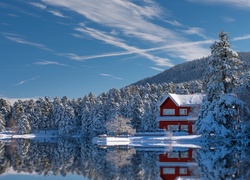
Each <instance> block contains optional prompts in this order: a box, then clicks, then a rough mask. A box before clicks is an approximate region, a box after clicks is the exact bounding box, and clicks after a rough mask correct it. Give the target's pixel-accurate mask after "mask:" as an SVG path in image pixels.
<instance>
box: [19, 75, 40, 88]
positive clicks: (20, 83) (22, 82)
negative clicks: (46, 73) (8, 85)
mask: <svg viewBox="0 0 250 180" xmlns="http://www.w3.org/2000/svg"><path fill="white" fill-rule="evenodd" d="M39 77H40V76H35V77H33V78H31V79H26V80H22V81H20V82H18V83H16V84H14V86H20V85H23V84H26V83H28V82H30V81H34V80H36V79H38V78H39Z"/></svg>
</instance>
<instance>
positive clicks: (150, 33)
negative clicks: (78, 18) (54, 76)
mask: <svg viewBox="0 0 250 180" xmlns="http://www.w3.org/2000/svg"><path fill="white" fill-rule="evenodd" d="M42 2H43V3H46V4H47V5H50V6H54V7H57V8H58V9H59V7H63V8H66V9H69V10H71V11H73V12H75V13H78V14H80V15H82V16H84V17H85V18H87V19H88V20H89V21H92V22H94V23H97V24H99V25H101V26H103V27H105V30H106V31H104V30H102V31H101V30H97V29H94V28H91V27H87V26H86V25H80V24H79V26H78V27H76V28H75V31H77V32H78V33H74V34H73V36H74V37H77V38H80V37H81V33H82V34H83V35H85V37H86V35H88V36H89V37H92V38H94V39H97V40H100V41H103V42H105V43H106V44H110V45H113V46H116V47H119V48H121V49H123V50H125V51H124V52H118V53H107V54H99V55H98V54H97V55H91V56H85V57H83V56H82V57H80V56H77V55H76V54H74V53H67V55H68V56H69V58H71V59H74V60H79V59H81V60H85V59H92V58H100V57H108V56H119V55H126V54H138V55H140V56H142V57H145V58H146V59H149V60H151V61H153V62H154V63H155V64H156V65H158V66H173V64H174V63H173V62H171V60H170V59H167V58H165V57H168V56H172V57H179V58H183V59H185V60H193V59H196V58H200V57H203V56H206V55H209V54H210V51H209V50H207V47H204V44H192V43H191V42H190V41H189V40H188V39H186V38H185V34H183V33H179V31H173V30H170V29H167V28H163V27H161V26H159V25H157V24H154V23H153V22H154V19H159V20H161V21H164V19H162V17H163V15H164V14H163V13H164V12H163V10H162V9H161V8H160V7H159V6H158V4H157V3H156V2H155V1H142V2H140V3H139V4H140V5H138V4H136V3H137V2H136V1H117V0H109V1H100V0H91V1H82V0H71V1H68V0H42ZM96 4H98V6H96ZM104 7H105V8H104ZM59 10H60V9H59ZM97 12H98V13H97ZM166 22H167V23H169V24H172V25H175V26H183V25H182V24H181V23H179V22H177V21H168V20H167V21H166ZM114 29H115V31H114ZM117 32H119V34H117ZM188 33H189V34H190V33H193V34H196V35H198V36H200V37H202V38H205V35H204V33H203V32H202V29H201V28H200V29H199V28H198V27H195V28H189V29H188V30H186V34H188ZM118 36H119V37H118ZM131 39H133V40H136V41H137V42H138V44H139V43H143V44H145V43H147V44H148V45H151V47H155V46H165V45H170V46H175V45H176V44H187V43H191V44H190V47H188V48H185V49H184V48H178V47H177V48H175V49H170V48H169V49H161V51H162V52H164V53H166V55H165V56H164V58H163V57H158V56H156V55H153V54H150V53H148V52H149V51H148V52H147V51H145V50H143V49H141V48H140V47H139V46H137V47H135V46H132V45H130V41H129V40H131Z"/></svg>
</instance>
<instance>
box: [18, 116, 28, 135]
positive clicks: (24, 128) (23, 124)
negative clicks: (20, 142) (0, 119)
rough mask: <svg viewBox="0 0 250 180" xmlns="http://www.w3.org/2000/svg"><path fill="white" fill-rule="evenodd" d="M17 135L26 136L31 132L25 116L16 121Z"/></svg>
mask: <svg viewBox="0 0 250 180" xmlns="http://www.w3.org/2000/svg"><path fill="white" fill-rule="evenodd" d="M17 125H18V134H28V133H30V132H31V128H30V123H29V120H28V118H27V116H26V115H22V116H21V117H20V118H19V120H18V124H17Z"/></svg>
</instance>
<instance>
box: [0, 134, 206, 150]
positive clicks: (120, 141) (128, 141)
mask: <svg viewBox="0 0 250 180" xmlns="http://www.w3.org/2000/svg"><path fill="white" fill-rule="evenodd" d="M57 137H58V132H57V131H37V132H35V133H32V134H24V135H19V134H16V133H12V132H11V131H5V132H1V133H0V140H3V141H9V140H11V139H13V138H14V139H17V138H22V139H34V140H37V141H53V140H54V139H56V138H57ZM201 140H202V137H201V135H172V134H168V135H167V136H166V134H165V136H164V135H163V134H157V133H141V134H137V135H136V136H117V137H109V136H99V137H95V138H93V143H94V144H97V145H104V146H124V145H125V146H129V147H147V148H152V147H153V148H154V147H158V148H161V147H186V148H201V144H202V143H201Z"/></svg>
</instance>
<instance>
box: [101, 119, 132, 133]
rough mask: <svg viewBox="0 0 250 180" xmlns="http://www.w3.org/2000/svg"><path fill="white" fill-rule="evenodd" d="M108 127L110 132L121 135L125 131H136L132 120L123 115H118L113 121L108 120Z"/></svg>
mask: <svg viewBox="0 0 250 180" xmlns="http://www.w3.org/2000/svg"><path fill="white" fill-rule="evenodd" d="M106 129H107V131H108V133H109V134H115V135H120V134H123V133H125V134H134V133H135V129H133V128H132V126H131V120H130V119H128V118H124V117H121V116H117V117H116V118H114V119H112V120H111V121H107V122H106Z"/></svg>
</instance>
